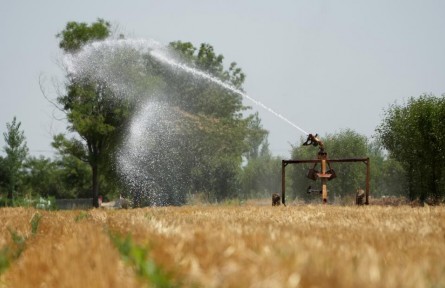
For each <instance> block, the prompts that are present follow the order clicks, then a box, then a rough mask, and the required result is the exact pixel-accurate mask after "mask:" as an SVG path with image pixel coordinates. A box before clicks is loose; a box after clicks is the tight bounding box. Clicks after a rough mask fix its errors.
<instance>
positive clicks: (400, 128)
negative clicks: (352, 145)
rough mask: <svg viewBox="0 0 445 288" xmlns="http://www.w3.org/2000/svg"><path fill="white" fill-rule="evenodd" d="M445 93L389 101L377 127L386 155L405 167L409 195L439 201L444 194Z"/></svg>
mask: <svg viewBox="0 0 445 288" xmlns="http://www.w3.org/2000/svg"><path fill="white" fill-rule="evenodd" d="M444 123H445V95H443V96H442V97H436V96H434V95H421V96H420V97H418V98H414V97H412V98H410V99H409V100H408V101H407V103H406V104H405V105H396V104H393V105H391V106H390V107H389V108H388V109H387V110H386V111H385V116H384V119H383V121H382V123H381V124H380V126H379V127H378V128H377V129H376V131H377V135H378V139H379V141H380V143H381V144H382V145H383V147H384V148H385V149H387V150H388V152H389V156H390V157H391V158H393V159H395V160H397V161H398V162H400V163H401V164H402V166H403V168H404V169H405V171H406V181H407V183H408V191H409V197H410V198H411V199H415V198H420V200H421V201H424V200H425V199H426V198H427V197H429V196H431V197H433V198H435V200H436V201H439V200H440V198H443V196H444V195H445V189H444V188H443V187H444V185H443V184H444V183H445V165H444V163H445V161H444V160H445V155H444V153H443V151H444V149H445V137H444V131H445V124H444Z"/></svg>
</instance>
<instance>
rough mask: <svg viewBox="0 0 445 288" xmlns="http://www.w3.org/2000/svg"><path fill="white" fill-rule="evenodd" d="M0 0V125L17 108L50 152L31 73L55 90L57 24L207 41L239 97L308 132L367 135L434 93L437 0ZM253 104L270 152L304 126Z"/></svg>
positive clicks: (444, 23)
mask: <svg viewBox="0 0 445 288" xmlns="http://www.w3.org/2000/svg"><path fill="white" fill-rule="evenodd" d="M0 1H1V2H0V3H1V6H0V27H2V33H1V38H0V39H1V40H0V41H1V43H0V97H1V98H0V99H1V105H0V132H1V133H2V134H3V132H4V131H5V130H6V123H7V122H11V121H12V119H13V117H14V116H17V118H18V120H19V121H21V122H22V128H23V130H24V131H25V135H26V138H27V142H28V147H29V149H30V152H31V154H33V155H40V154H42V155H45V156H51V155H52V154H53V152H52V148H51V147H50V143H51V140H52V136H51V135H52V134H54V133H58V132H64V131H65V124H64V123H63V122H60V121H57V120H55V119H53V110H54V109H53V107H52V106H51V104H49V103H48V102H47V101H46V100H45V99H44V98H43V96H42V93H41V91H40V88H39V75H43V76H44V78H45V79H46V82H44V86H45V89H46V90H47V93H48V94H49V96H51V97H55V96H56V95H55V94H54V92H53V90H54V89H53V85H52V84H51V78H53V77H57V78H58V79H59V80H62V79H63V74H62V73H61V70H60V68H59V66H58V65H57V58H58V57H59V56H60V53H61V52H60V50H59V48H58V40H57V39H56V38H55V35H56V34H57V33H58V32H60V31H61V30H63V29H64V27H65V25H66V23H67V22H68V21H78V22H88V23H91V22H93V21H95V20H96V19H97V18H103V19H105V20H107V21H110V22H111V23H112V24H114V25H118V26H119V27H120V30H121V31H122V32H123V33H124V34H125V35H127V38H145V39H150V38H151V39H155V40H157V41H159V42H162V43H166V44H167V43H169V42H171V41H176V40H181V41H190V42H192V43H193V44H194V45H195V46H199V44H200V43H203V42H205V43H210V44H211V45H213V46H214V48H215V50H216V52H217V53H221V54H223V55H224V56H225V60H226V63H227V64H228V63H230V62H232V61H235V62H237V63H238V65H239V66H240V67H241V68H242V69H243V70H244V72H245V73H246V75H247V79H246V83H245V86H244V87H245V90H246V92H247V93H248V94H249V95H250V96H252V97H254V98H256V99H257V100H259V101H261V102H263V103H264V104H265V105H267V106H269V107H270V108H272V109H273V110H275V111H277V112H278V113H281V114H282V115H283V116H285V117H287V118H288V119H289V120H291V121H292V122H294V123H295V124H296V125H298V126H300V127H301V128H303V129H304V130H306V131H308V132H310V133H319V134H321V135H324V134H326V133H336V132H339V131H341V129H346V128H351V129H353V130H355V131H356V132H358V133H360V134H363V135H366V136H368V137H370V136H371V135H373V134H374V129H375V128H376V126H377V125H378V124H379V123H380V122H381V119H382V114H383V110H384V109H386V108H387V107H388V105H390V104H391V103H394V102H395V101H397V102H398V103H404V101H405V100H406V99H407V98H408V97H411V96H419V95H420V94H422V93H433V94H435V95H437V96H440V95H442V94H443V93H444V92H445V1H439V0H437V1H428V0H423V1H420V0H419V1H407V0H404V1H388V0H384V1H383V0H382V1H358V0H351V1H344V0H342V1H315V0H307V1H297V0H292V1H259V0H257V1H227V0H226V1H209V0H207V1H204V0H200V1H185V0H178V1H147V0H145V1H143V0H141V1H130V0H125V1H122V0H121V1H115V0H107V1H92V0H88V1H85V0H77V1H60V0H57V1H56V0H54V1H47V0H40V1H23V0H17V1H6V0H0ZM245 104H246V105H251V103H249V102H245ZM253 108H255V109H257V107H253ZM258 111H259V113H260V117H261V118H262V121H263V126H264V128H266V129H267V130H269V131H270V135H269V141H270V143H271V150H272V152H273V153H274V154H276V155H282V156H284V157H288V156H289V150H290V148H291V147H290V144H289V143H292V144H295V143H297V142H298V141H299V138H300V137H302V136H304V135H303V134H302V133H301V132H300V131H298V130H297V129H295V128H293V127H292V126H290V125H289V124H287V123H285V122H283V121H282V120H280V119H278V118H277V117H275V116H273V115H272V114H271V113H269V112H267V111H265V110H263V109H261V108H258ZM4 145H5V144H4V140H3V137H1V140H0V146H1V147H3V146H4Z"/></svg>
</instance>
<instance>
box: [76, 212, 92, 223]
mask: <svg viewBox="0 0 445 288" xmlns="http://www.w3.org/2000/svg"><path fill="white" fill-rule="evenodd" d="M90 218H91V214H90V213H88V212H85V211H80V213H79V215H77V216H76V217H75V218H74V221H76V222H79V221H82V220H84V219H90Z"/></svg>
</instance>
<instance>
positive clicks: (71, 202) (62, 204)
mask: <svg viewBox="0 0 445 288" xmlns="http://www.w3.org/2000/svg"><path fill="white" fill-rule="evenodd" d="M56 207H57V209H61V210H75V209H91V208H93V198H79V199H56Z"/></svg>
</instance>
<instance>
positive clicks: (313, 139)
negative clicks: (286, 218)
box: [281, 134, 371, 205]
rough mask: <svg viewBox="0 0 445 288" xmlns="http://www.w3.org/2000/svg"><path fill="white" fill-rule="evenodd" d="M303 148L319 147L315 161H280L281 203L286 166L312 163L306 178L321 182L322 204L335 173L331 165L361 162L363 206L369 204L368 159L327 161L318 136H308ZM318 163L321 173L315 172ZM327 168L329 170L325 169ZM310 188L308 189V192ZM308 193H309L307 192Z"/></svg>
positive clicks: (284, 199)
mask: <svg viewBox="0 0 445 288" xmlns="http://www.w3.org/2000/svg"><path fill="white" fill-rule="evenodd" d="M303 145H304V146H308V145H312V146H319V151H318V154H317V159H313V160H282V161H281V202H282V203H283V204H284V205H286V166H287V165H288V164H300V163H313V164H314V167H313V168H311V169H309V171H308V174H307V177H308V178H309V179H312V180H317V179H320V180H321V191H320V193H321V195H322V201H323V203H327V201H328V190H327V181H330V180H332V179H334V178H335V177H337V176H336V174H335V171H334V170H333V169H332V168H331V163H338V162H345V163H348V162H349V163H350V162H363V163H364V164H365V165H366V188H365V204H366V205H368V204H369V180H370V177H371V175H370V163H369V157H368V158H346V159H328V153H326V152H325V150H324V145H323V142H322V141H320V139H319V138H318V135H317V134H315V136H314V135H312V134H309V136H308V138H307V140H306V142H304V143H303ZM318 163H320V166H321V171H320V172H318V171H317V170H315V167H316V165H317V164H318ZM328 167H329V170H328V169H327V168H328ZM309 190H310V188H308V191H309ZM309 192H310V191H309Z"/></svg>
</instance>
